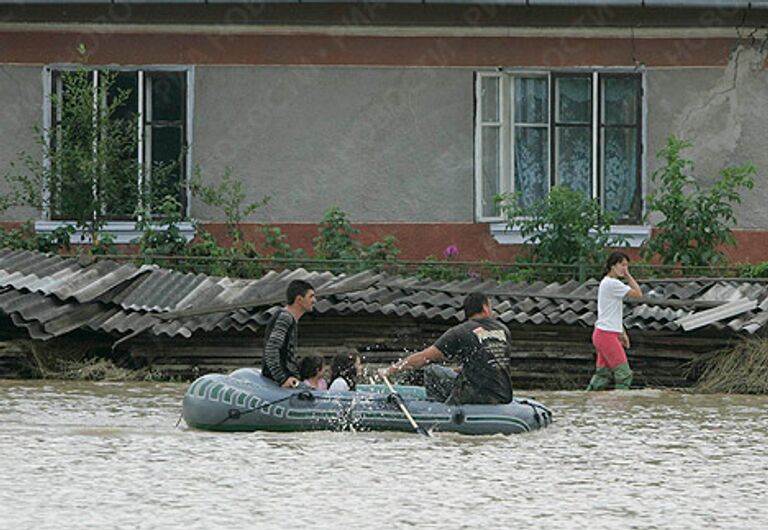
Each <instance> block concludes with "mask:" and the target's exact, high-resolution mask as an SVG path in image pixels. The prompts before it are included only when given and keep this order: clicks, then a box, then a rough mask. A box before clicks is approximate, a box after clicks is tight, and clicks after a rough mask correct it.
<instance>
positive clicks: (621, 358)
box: [592, 328, 627, 368]
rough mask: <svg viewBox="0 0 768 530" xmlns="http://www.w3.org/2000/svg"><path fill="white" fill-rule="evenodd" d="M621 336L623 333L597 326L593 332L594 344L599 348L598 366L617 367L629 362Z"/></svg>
mask: <svg viewBox="0 0 768 530" xmlns="http://www.w3.org/2000/svg"><path fill="white" fill-rule="evenodd" d="M619 337H621V333H618V332H616V331H605V330H602V329H597V328H595V331H594V332H593V333H592V344H594V345H595V349H596V350H597V367H598V368H616V367H617V366H618V365H620V364H622V363H625V362H627V354H626V352H625V351H624V346H622V345H621V342H620V341H619Z"/></svg>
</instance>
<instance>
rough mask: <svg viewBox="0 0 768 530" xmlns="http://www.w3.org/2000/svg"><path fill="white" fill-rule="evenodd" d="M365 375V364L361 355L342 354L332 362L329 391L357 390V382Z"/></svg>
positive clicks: (353, 353) (355, 353) (352, 353)
mask: <svg viewBox="0 0 768 530" xmlns="http://www.w3.org/2000/svg"><path fill="white" fill-rule="evenodd" d="M362 373H363V364H362V361H361V360H360V354H359V353H357V352H356V351H353V352H349V353H340V354H338V355H336V356H335V357H334V358H333V361H331V384H330V385H329V386H328V390H329V391H331V392H336V391H346V390H356V389H357V380H358V379H359V378H360V375H361V374H362Z"/></svg>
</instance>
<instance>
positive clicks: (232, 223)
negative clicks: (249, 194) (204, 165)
mask: <svg viewBox="0 0 768 530" xmlns="http://www.w3.org/2000/svg"><path fill="white" fill-rule="evenodd" d="M191 188H192V193H194V194H195V195H197V196H198V197H199V198H200V199H201V200H202V201H203V202H204V203H206V204H208V205H210V206H214V207H216V208H219V209H220V210H221V211H222V212H224V217H225V218H226V223H227V235H228V236H229V237H230V238H232V242H233V244H234V245H235V246H238V245H240V244H241V243H242V242H243V230H242V227H241V224H242V222H243V219H244V218H245V217H248V216H249V215H251V214H252V213H253V212H255V211H256V210H258V209H259V208H261V207H263V206H265V205H266V204H268V203H269V197H264V198H263V199H261V200H259V201H255V202H249V203H245V199H246V195H245V192H244V191H243V187H242V182H241V181H240V180H238V179H235V178H233V177H232V168H231V167H229V166H227V167H225V168H224V174H223V175H222V177H221V182H219V183H218V184H216V185H212V184H211V185H209V184H204V183H203V178H202V176H201V172H200V168H199V167H197V168H195V178H194V180H193V181H192V185H191Z"/></svg>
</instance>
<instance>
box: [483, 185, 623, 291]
mask: <svg viewBox="0 0 768 530" xmlns="http://www.w3.org/2000/svg"><path fill="white" fill-rule="evenodd" d="M496 202H497V204H498V205H499V207H500V209H501V212H502V214H503V215H504V217H505V218H506V219H507V224H508V226H509V227H510V228H517V229H519V230H520V234H521V236H522V237H523V238H524V239H525V241H526V242H525V243H524V247H525V250H526V253H525V254H524V255H523V256H521V258H520V261H521V263H529V264H546V265H551V266H552V267H551V268H550V269H546V268H543V267H539V268H538V271H539V273H540V274H541V275H544V276H550V275H555V276H560V275H561V274H562V273H563V272H565V274H573V273H574V272H573V271H576V270H577V267H578V266H580V265H586V266H598V265H599V264H601V263H602V262H603V260H604V257H605V249H606V247H616V246H623V245H625V244H626V238H624V237H623V236H614V235H611V223H612V222H613V220H614V215H613V214H612V213H610V212H604V211H603V209H602V208H601V207H600V204H598V202H597V201H596V200H594V199H590V198H588V197H586V196H584V194H582V193H579V192H576V191H573V190H570V189H568V188H564V187H561V186H557V187H554V188H552V190H551V191H550V192H549V195H548V196H547V197H546V198H545V199H543V200H541V201H539V202H536V203H533V204H531V205H529V206H521V204H520V202H521V201H520V194H519V193H507V194H504V195H500V196H497V197H496ZM563 265H569V266H572V268H571V267H561V266H563Z"/></svg>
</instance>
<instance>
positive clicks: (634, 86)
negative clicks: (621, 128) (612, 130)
mask: <svg viewBox="0 0 768 530" xmlns="http://www.w3.org/2000/svg"><path fill="white" fill-rule="evenodd" d="M638 85H639V83H638V80H637V79H636V78H632V77H603V123H606V124H609V125H614V124H616V125H635V124H636V123H637V100H638V97H637V96H638V89H639V86H638Z"/></svg>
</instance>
